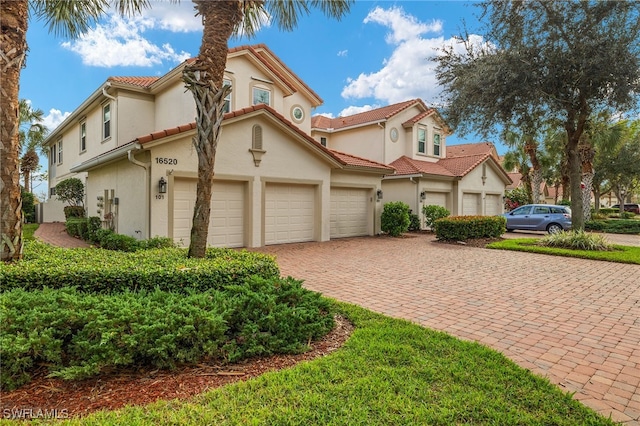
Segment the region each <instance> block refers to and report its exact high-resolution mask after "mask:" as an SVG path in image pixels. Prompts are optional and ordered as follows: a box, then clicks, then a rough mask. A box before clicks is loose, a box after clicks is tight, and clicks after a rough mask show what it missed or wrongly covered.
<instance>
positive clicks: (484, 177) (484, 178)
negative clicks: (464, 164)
mask: <svg viewBox="0 0 640 426" xmlns="http://www.w3.org/2000/svg"><path fill="white" fill-rule="evenodd" d="M485 182H487V176H484V175H483V176H482V184H483V185H484V184H485Z"/></svg>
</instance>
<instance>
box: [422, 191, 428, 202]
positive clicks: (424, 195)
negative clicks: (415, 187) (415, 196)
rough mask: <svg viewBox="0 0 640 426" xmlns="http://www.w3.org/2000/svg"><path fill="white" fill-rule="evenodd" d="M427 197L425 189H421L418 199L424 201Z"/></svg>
mask: <svg viewBox="0 0 640 426" xmlns="http://www.w3.org/2000/svg"><path fill="white" fill-rule="evenodd" d="M426 199H427V191H422V192H421V193H420V200H422V201H424V200H426Z"/></svg>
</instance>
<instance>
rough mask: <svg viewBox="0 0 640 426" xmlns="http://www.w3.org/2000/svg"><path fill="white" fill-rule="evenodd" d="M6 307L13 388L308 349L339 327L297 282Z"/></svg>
mask: <svg viewBox="0 0 640 426" xmlns="http://www.w3.org/2000/svg"><path fill="white" fill-rule="evenodd" d="M0 306H2V312H3V321H2V323H1V324H0V342H1V343H2V345H0V355H1V358H2V361H3V368H2V371H1V372H0V387H2V389H3V390H6V389H12V388H15V387H17V386H19V385H21V384H23V383H26V382H28V381H29V380H30V375H31V374H32V373H33V372H34V371H35V370H37V369H41V368H42V367H45V368H47V369H48V372H49V373H50V375H51V376H59V377H62V378H63V379H79V378H85V377H89V376H93V375H96V374H99V373H100V372H102V371H104V370H109V369H112V368H114V367H141V366H144V367H152V368H174V367H176V366H177V365H179V364H183V363H194V362H199V361H201V360H204V359H209V358H214V359H221V360H223V359H227V360H239V359H242V358H246V357H249V356H254V355H268V354H273V353H291V352H299V351H301V350H303V349H304V348H305V347H306V345H307V343H308V341H309V340H311V339H317V338H319V337H321V336H323V335H324V334H326V333H327V332H328V331H329V330H331V328H332V327H333V325H334V323H333V315H332V314H331V311H330V305H329V302H328V301H327V300H326V299H323V298H321V297H320V295H319V294H317V293H314V292H311V291H309V290H305V289H304V288H302V282H301V281H297V280H294V279H292V278H287V279H281V278H272V279H270V280H264V279H260V278H251V279H250V280H248V281H247V282H246V283H242V284H241V285H236V286H229V287H228V288H223V289H221V290H208V291H205V292H202V293H196V292H188V293H187V294H179V293H171V292H165V291H161V290H153V291H150V292H139V293H131V292H127V293H121V294H114V295H90V294H82V293H79V292H78V291H77V290H75V289H68V288H67V289H60V290H53V289H43V290H42V291H37V292H29V291H25V290H21V289H16V290H13V291H11V292H7V293H4V294H2V295H0Z"/></svg>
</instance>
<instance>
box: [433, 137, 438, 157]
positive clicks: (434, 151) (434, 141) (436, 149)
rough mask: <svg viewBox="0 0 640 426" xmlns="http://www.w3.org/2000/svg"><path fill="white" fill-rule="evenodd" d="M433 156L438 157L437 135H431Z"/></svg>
mask: <svg viewBox="0 0 640 426" xmlns="http://www.w3.org/2000/svg"><path fill="white" fill-rule="evenodd" d="M433 155H435V156H436V157H440V135H439V134H438V133H436V134H434V135H433Z"/></svg>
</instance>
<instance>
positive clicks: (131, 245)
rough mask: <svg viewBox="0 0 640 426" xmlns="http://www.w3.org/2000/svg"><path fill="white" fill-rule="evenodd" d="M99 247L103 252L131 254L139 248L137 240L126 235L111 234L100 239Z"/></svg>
mask: <svg viewBox="0 0 640 426" xmlns="http://www.w3.org/2000/svg"><path fill="white" fill-rule="evenodd" d="M100 247H101V248H103V249H105V250H118V251H126V252H132V251H136V250H138V249H139V248H140V245H139V244H138V240H136V239H135V238H133V237H130V236H128V235H123V234H116V233H115V232H111V233H110V234H105V235H104V236H103V237H102V238H100Z"/></svg>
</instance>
